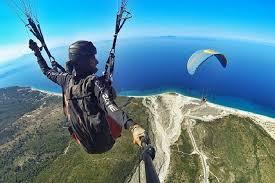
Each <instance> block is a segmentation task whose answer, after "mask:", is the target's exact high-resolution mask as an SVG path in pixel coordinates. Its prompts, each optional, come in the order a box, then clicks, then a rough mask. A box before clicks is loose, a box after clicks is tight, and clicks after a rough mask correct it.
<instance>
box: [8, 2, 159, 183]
mask: <svg viewBox="0 0 275 183" xmlns="http://www.w3.org/2000/svg"><path fill="white" fill-rule="evenodd" d="M11 2H13V1H11ZM20 2H21V3H22V4H23V9H21V8H20V7H19V5H18V4H16V3H15V2H13V3H14V4H12V3H10V4H9V5H10V6H11V7H12V8H13V7H15V9H17V10H19V11H20V13H23V14H24V15H25V16H26V17H27V23H26V22H25V21H24V20H23V19H22V17H20V16H19V13H16V14H17V15H18V17H19V18H20V20H21V21H22V22H23V23H24V24H25V26H26V27H27V28H28V30H29V31H30V32H31V33H32V34H33V35H34V36H35V37H36V38H37V39H38V40H39V41H40V43H41V47H40V48H39V51H42V50H43V49H44V50H45V52H46V53H47V55H48V58H49V60H50V62H51V65H52V68H53V69H54V70H56V71H58V69H59V71H61V72H66V70H65V69H64V68H63V67H62V66H61V65H60V64H59V63H58V62H57V61H56V60H55V58H54V57H53V56H52V54H51V53H50V51H49V49H48V47H47V45H46V42H45V39H44V36H43V33H42V30H41V27H40V23H39V21H38V19H37V17H36V18H35V21H34V19H33V17H32V16H33V13H32V9H31V8H32V7H31V6H30V5H29V6H28V5H26V4H27V2H23V1H20ZM126 4H127V2H126V0H122V1H121V6H120V9H119V11H118V13H117V16H116V25H115V34H114V38H113V44H112V48H111V50H110V52H109V57H108V59H107V61H106V65H105V71H104V73H103V77H104V79H105V81H106V83H108V84H109V86H111V80H112V76H113V71H114V66H115V48H116V42H117V38H118V34H119V32H120V30H121V28H122V27H123V25H124V24H125V22H126V20H127V19H129V18H131V17H132V16H131V13H130V12H128V11H126ZM31 41H32V40H30V42H31ZM63 94H64V91H63ZM63 103H64V96H63ZM69 131H70V133H72V134H73V130H72V128H71V127H69ZM75 138H76V137H75ZM76 140H77V138H76ZM141 141H142V148H141V149H142V153H141V159H142V160H143V161H144V163H145V172H146V181H147V183H149V182H150V183H159V182H160V181H159V178H158V176H157V174H156V171H155V168H154V165H153V163H152V160H153V159H154V157H155V149H154V147H153V146H152V145H150V140H149V138H148V137H147V138H143V139H141Z"/></svg>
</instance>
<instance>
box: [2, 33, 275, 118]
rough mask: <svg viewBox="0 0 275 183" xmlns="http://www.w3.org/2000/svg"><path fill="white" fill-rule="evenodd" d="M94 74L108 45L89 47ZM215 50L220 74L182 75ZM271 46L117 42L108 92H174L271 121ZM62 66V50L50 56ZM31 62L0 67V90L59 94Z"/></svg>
mask: <svg viewBox="0 0 275 183" xmlns="http://www.w3.org/2000/svg"><path fill="white" fill-rule="evenodd" d="M95 45H96V46H97V48H98V55H97V57H98V60H99V61H101V63H100V64H99V72H98V74H100V73H101V72H102V71H103V68H104V64H105V60H106V58H107V55H108V51H109V48H110V45H111V42H110V41H105V42H98V43H95ZM207 48H211V49H215V50H217V51H219V52H222V53H224V54H225V55H226V57H227V59H228V66H227V68H226V69H224V68H222V67H221V66H220V64H219V63H218V62H217V61H216V60H215V58H211V59H210V60H209V62H208V63H205V64H204V65H203V66H202V67H201V68H200V69H199V70H198V72H197V73H196V74H195V75H194V76H190V75H189V74H188V73H187V70H186V62H187V60H188V58H189V57H190V56H191V55H192V53H194V52H195V51H197V50H200V49H207ZM274 50H275V46H274V45H267V44H260V43H253V42H243V41H236V40H234V41H233V40H215V39H202V38H179V37H156V38H144V39H132V40H120V41H119V43H118V48H117V55H116V69H115V73H114V86H115V88H116V89H117V91H118V93H119V94H121V95H140V96H144V95H151V94H158V93H162V92H168V91H169V92H178V93H181V94H184V95H187V96H193V97H197V98H201V97H202V96H203V95H204V96H207V98H208V100H209V101H211V102H213V103H217V104H221V105H225V106H229V107H234V108H238V109H242V110H246V111H251V112H254V113H259V114H263V115H266V116H271V117H275V97H274V93H275V80H274V78H275V72H274V68H275V51H274ZM52 53H53V55H55V57H56V58H57V60H59V61H61V63H62V64H64V62H65V61H66V60H67V47H61V48H56V49H54V50H52ZM34 60H35V58H34V57H33V56H30V55H26V56H24V57H22V58H20V59H17V60H15V61H14V62H12V64H9V65H8V64H6V65H0V87H6V86H13V85H19V86H32V87H34V88H38V89H42V90H47V91H51V92H60V91H61V90H60V89H59V87H58V86H56V85H55V84H54V83H52V82H50V81H48V80H47V79H46V78H45V76H43V75H42V74H41V71H40V70H39V68H38V65H37V64H36V63H35V61H34Z"/></svg>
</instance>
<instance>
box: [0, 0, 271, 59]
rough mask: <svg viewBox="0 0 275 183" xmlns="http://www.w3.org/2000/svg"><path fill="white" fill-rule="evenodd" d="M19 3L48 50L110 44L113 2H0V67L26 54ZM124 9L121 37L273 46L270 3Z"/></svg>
mask: <svg viewBox="0 0 275 183" xmlns="http://www.w3.org/2000/svg"><path fill="white" fill-rule="evenodd" d="M20 1H25V2H31V5H32V7H33V10H34V11H33V13H34V14H37V15H38V16H37V17H38V19H39V22H40V24H41V27H42V30H43V33H44V37H45V39H46V42H47V44H48V46H49V47H50V48H53V47H57V46H63V45H68V44H70V43H72V42H74V41H77V40H80V39H82V40H83V39H84V40H92V41H100V40H111V39H112V35H113V32H114V23H115V15H116V12H117V10H118V2H119V1H118V0H81V1H76V0H0V62H4V61H6V60H9V59H12V58H16V57H18V56H20V55H22V54H25V53H27V52H29V49H28V40H29V39H30V38H33V36H32V35H31V34H30V33H28V32H27V31H26V29H25V27H24V24H23V23H22V22H21V21H20V19H19V18H18V16H17V14H16V12H17V13H20V11H19V10H16V9H15V8H14V7H13V8H11V6H10V5H11V2H20ZM20 7H23V5H21V4H20ZM127 9H128V10H129V11H130V12H131V13H132V15H133V18H132V19H130V20H129V21H128V22H127V23H126V25H125V27H124V28H123V30H122V32H121V33H120V38H136V37H146V36H167V35H172V36H195V37H198V36H201V37H217V38H233V39H246V40H254V41H260V42H267V43H271V44H275V21H274V19H275V1H274V2H272V1H271V0H250V1H244V0H243V1H240V0H230V1H229V0H227V1H225V0H207V1H205V0H195V1H190V0H170V1H167V0H128V3H127ZM21 17H23V16H21ZM23 18H25V17H23Z"/></svg>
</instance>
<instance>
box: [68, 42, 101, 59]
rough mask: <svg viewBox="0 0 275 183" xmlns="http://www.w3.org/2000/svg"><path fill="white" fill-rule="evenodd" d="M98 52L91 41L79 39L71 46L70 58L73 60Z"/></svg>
mask: <svg viewBox="0 0 275 183" xmlns="http://www.w3.org/2000/svg"><path fill="white" fill-rule="evenodd" d="M96 53H97V51H96V47H95V46H94V45H93V43H92V42H91V41H77V42H75V43H73V44H71V45H70V47H69V59H70V60H71V61H77V60H80V59H81V58H87V57H90V56H93V55H95V54H96Z"/></svg>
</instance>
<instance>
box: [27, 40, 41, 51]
mask: <svg viewBox="0 0 275 183" xmlns="http://www.w3.org/2000/svg"><path fill="white" fill-rule="evenodd" d="M29 48H30V49H31V50H32V51H34V53H40V49H39V47H38V46H37V43H36V42H34V41H33V40H32V39H30V40H29Z"/></svg>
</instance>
